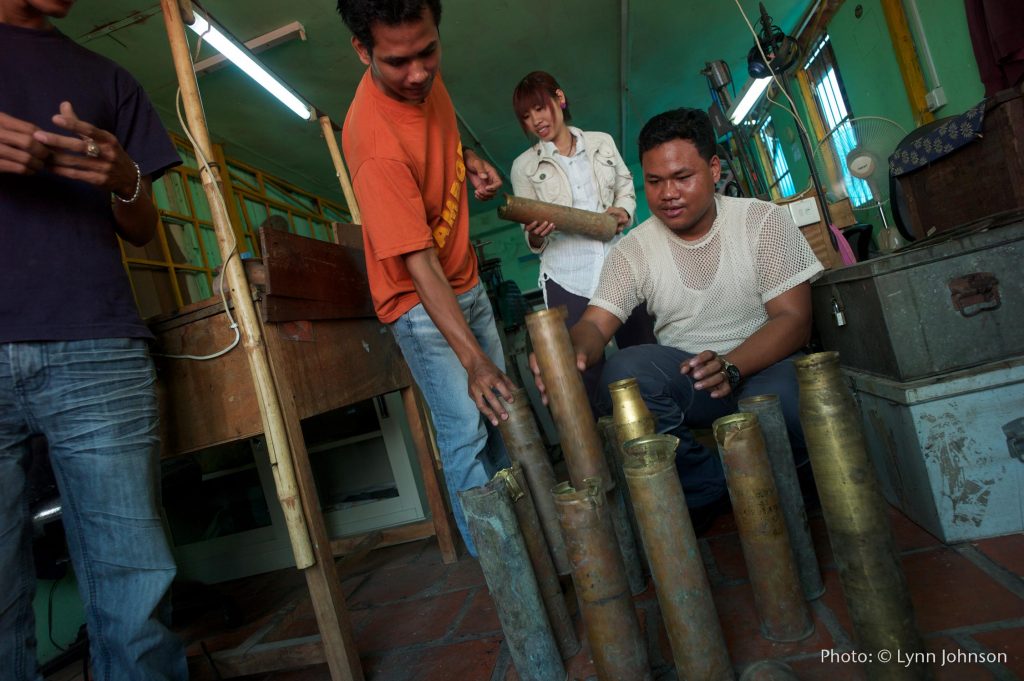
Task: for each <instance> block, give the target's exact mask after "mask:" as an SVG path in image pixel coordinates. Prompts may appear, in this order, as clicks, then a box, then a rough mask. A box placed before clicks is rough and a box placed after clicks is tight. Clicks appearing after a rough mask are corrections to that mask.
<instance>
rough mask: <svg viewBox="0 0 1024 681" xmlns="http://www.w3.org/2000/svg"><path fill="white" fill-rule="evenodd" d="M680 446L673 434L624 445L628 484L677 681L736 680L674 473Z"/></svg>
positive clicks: (651, 437)
mask: <svg viewBox="0 0 1024 681" xmlns="http://www.w3.org/2000/svg"><path fill="white" fill-rule="evenodd" d="M678 444H679V438H677V437H674V436H672V435H647V436H645V437H641V438H638V439H635V440H630V441H629V442H627V443H626V444H625V445H624V446H625V450H626V460H625V466H624V472H625V477H626V482H627V484H628V485H629V489H630V494H631V495H632V498H633V503H634V510H635V512H636V518H637V523H638V524H639V525H640V532H641V534H642V535H643V538H644V546H645V547H646V549H647V559H648V561H649V563H650V566H651V574H652V575H653V576H654V587H655V590H656V591H657V594H658V604H659V605H660V606H661V614H662V619H663V620H664V622H665V630H666V631H667V632H668V638H669V643H670V644H671V646H672V657H673V659H674V660H675V664H676V672H677V674H678V675H679V678H681V679H699V680H700V681H726V680H729V681H731V680H732V679H734V678H736V677H735V675H734V674H733V670H732V664H731V663H730V661H729V651H728V649H727V648H726V645H725V636H724V634H723V633H722V627H721V625H720V624H719V621H718V613H717V611H716V610H715V603H714V600H713V599H712V597H711V585H710V584H709V583H708V577H707V573H706V572H705V570H704V561H703V560H702V558H701V554H700V547H699V545H698V544H697V536H696V535H695V534H694V532H693V525H692V524H691V523H690V512H689V510H688V509H687V508H686V498H685V496H684V494H683V487H682V484H681V483H680V482H679V476H678V474H677V473H676V466H675V458H676V446H677V445H678Z"/></svg>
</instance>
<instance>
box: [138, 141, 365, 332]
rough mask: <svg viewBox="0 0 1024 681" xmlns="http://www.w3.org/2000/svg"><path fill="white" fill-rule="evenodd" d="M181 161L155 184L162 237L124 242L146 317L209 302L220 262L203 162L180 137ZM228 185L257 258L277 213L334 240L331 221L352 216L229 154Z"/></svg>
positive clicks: (240, 232) (308, 232)
mask: <svg viewBox="0 0 1024 681" xmlns="http://www.w3.org/2000/svg"><path fill="white" fill-rule="evenodd" d="M173 139H174V143H175V146H176V147H177V150H178V153H179V154H181V158H182V161H183V163H182V165H180V166H178V167H177V168H173V169H171V170H169V171H167V173H166V174H164V176H163V177H162V178H160V179H159V180H157V181H156V182H155V183H154V184H153V199H154V201H155V202H156V205H157V209H158V210H159V213H160V224H159V225H158V227H157V233H156V236H155V237H154V238H153V240H152V241H150V242H149V243H148V244H146V245H145V246H141V247H138V246H133V245H131V244H129V243H127V242H124V241H122V242H121V253H122V256H123V260H124V264H125V269H127V271H128V276H129V278H130V280H131V284H132V290H133V292H134V294H135V301H136V303H137V305H138V307H139V313H140V314H141V315H142V317H143V318H147V317H152V316H154V315H159V314H167V313H171V312H174V311H176V310H179V309H181V308H182V307H184V306H186V305H188V304H190V303H194V302H198V301H200V300H205V299H206V298H209V297H210V296H212V295H214V294H215V293H216V292H215V291H214V290H213V274H214V271H215V270H216V269H217V268H218V267H220V264H221V258H220V250H219V248H218V246H217V236H216V234H215V232H214V229H213V218H212V216H211V213H210V206H209V204H208V203H207V201H206V194H205V192H204V191H203V186H202V180H201V179H200V176H199V166H198V164H197V163H196V158H195V155H194V154H193V152H192V148H191V146H190V145H188V144H187V143H186V142H185V141H184V140H182V139H180V138H177V137H174V138H173ZM224 166H225V167H227V169H228V178H227V182H226V183H225V186H226V187H227V188H229V189H230V192H231V194H232V201H233V202H234V206H233V207H232V206H228V210H229V213H233V214H232V215H231V218H232V222H233V224H234V227H235V236H236V238H237V239H238V250H239V252H240V253H242V254H243V257H246V256H245V255H244V254H246V253H248V254H249V256H250V257H258V256H259V241H258V240H257V238H256V231H257V230H258V229H259V227H260V226H261V225H262V224H263V223H264V222H265V221H267V220H268V219H269V218H270V217H271V216H275V215H276V216H279V217H281V218H283V219H284V221H285V222H286V223H287V226H288V231H290V232H293V233H295V234H300V235H302V236H308V237H311V238H314V239H320V240H323V241H330V240H331V237H332V233H331V223H332V222H350V221H351V218H350V216H349V213H348V210H347V209H346V208H345V207H344V206H343V205H341V204H339V203H335V202H333V201H330V200H327V199H324V198H322V197H318V196H315V195H313V194H310V193H309V192H305V191H303V190H301V189H299V188H298V187H295V186H294V185H291V184H289V183H287V182H285V181H284V180H281V179H279V178H276V177H273V176H271V175H268V174H266V173H264V172H262V171H260V170H258V169H256V168H252V167H251V166H248V165H245V164H243V163H240V162H238V161H235V160H233V159H226V162H225V164H224Z"/></svg>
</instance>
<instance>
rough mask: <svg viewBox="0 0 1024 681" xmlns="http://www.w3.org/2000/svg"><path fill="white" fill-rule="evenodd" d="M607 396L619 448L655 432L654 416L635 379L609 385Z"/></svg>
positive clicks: (626, 379) (625, 379)
mask: <svg viewBox="0 0 1024 681" xmlns="http://www.w3.org/2000/svg"><path fill="white" fill-rule="evenodd" d="M608 394H609V395H610V396H611V399H612V419H613V420H614V422H615V430H616V433H617V434H618V437H619V445H620V446H621V445H622V443H624V442H628V441H629V440H635V439H636V438H638V437H643V436H644V435H654V434H655V433H656V432H657V431H656V425H655V421H654V416H652V415H651V410H650V409H648V408H647V404H646V403H645V402H644V398H643V397H642V396H641V394H640V385H639V384H638V383H637V381H636V379H635V378H624V379H622V380H621V381H615V382H614V383H609V384H608ZM620 463H621V462H620Z"/></svg>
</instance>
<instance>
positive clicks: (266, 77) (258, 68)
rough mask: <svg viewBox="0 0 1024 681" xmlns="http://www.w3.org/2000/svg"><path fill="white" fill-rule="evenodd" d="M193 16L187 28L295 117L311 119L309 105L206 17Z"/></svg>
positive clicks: (311, 110) (311, 109) (196, 14)
mask: <svg viewBox="0 0 1024 681" xmlns="http://www.w3.org/2000/svg"><path fill="white" fill-rule="evenodd" d="M194 14H195V17H196V20H195V23H193V24H190V25H189V28H191V29H192V30H193V31H194V32H195V33H196V34H197V35H199V36H201V37H202V39H203V40H204V41H205V42H208V43H210V44H211V45H213V46H214V47H215V48H217V50H218V51H219V52H220V53H221V54H223V55H224V56H225V57H227V58H228V59H230V60H231V62H232V63H234V64H235V65H236V66H237V67H238V68H240V69H242V70H243V71H245V73H246V74H247V75H248V76H249V77H250V78H252V79H253V80H255V81H256V82H257V83H259V84H260V85H262V86H263V87H264V89H266V91H267V92H269V93H270V94H272V95H274V97H276V98H277V99H278V100H280V102H281V103H282V104H284V105H285V106H286V107H288V108H289V109H291V110H292V111H293V112H295V114H296V115H297V116H299V117H300V118H302V119H304V120H307V121H308V120H311V119H312V118H313V108H312V107H311V106H310V105H309V104H307V103H306V102H304V101H302V100H301V99H299V98H298V97H297V96H296V95H295V93H294V92H292V91H291V90H290V89H289V88H288V86H286V85H285V84H284V83H282V82H281V81H279V80H278V79H277V78H276V77H275V76H273V75H271V74H270V72H269V71H267V70H266V69H265V68H263V66H262V65H261V64H260V63H259V62H257V61H256V60H255V59H253V58H252V57H251V56H250V55H249V54H248V53H247V52H246V51H245V50H243V49H242V48H241V47H240V46H239V45H238V44H237V43H236V42H235V41H234V40H232V39H231V38H229V37H227V35H226V34H225V33H223V32H221V30H220V29H218V28H217V26H215V25H213V23H212V22H210V21H209V20H207V19H206V17H203V16H202V15H200V14H199V12H195V11H194Z"/></svg>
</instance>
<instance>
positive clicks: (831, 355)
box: [794, 352, 932, 681]
mask: <svg viewBox="0 0 1024 681" xmlns="http://www.w3.org/2000/svg"><path fill="white" fill-rule="evenodd" d="M794 364H795V365H796V373H797V380H798V381H799V384H800V423H801V424H802V425H803V429H804V438H805V439H806V440H807V450H808V453H809V454H810V457H811V467H812V468H813V470H814V480H815V483H816V484H817V486H818V495H819V497H820V498H821V510H822V513H823V515H824V517H825V525H826V526H827V528H828V536H829V541H830V543H831V545H832V553H833V555H834V556H835V561H836V567H838V569H839V583H840V585H841V586H842V588H843V597H844V599H845V600H846V606H847V608H848V609H849V611H850V618H851V619H852V620H853V630H854V635H855V638H856V640H857V643H858V650H862V651H878V650H889V651H896V650H899V651H901V653H902V655H903V656H904V659H905V660H915V662H913V663H911V664H906V663H897V662H896V661H895V660H893V661H891V662H889V663H882V662H879V661H877V659H875V660H873V661H872V662H869V663H867V664H866V665H865V667H866V669H867V673H868V678H869V679H872V680H873V681H878V680H882V679H885V680H889V679H930V678H932V675H931V669H930V668H929V666H928V665H927V664H925V663H924V662H923V660H924V659H925V656H924V655H916V654H915V653H923V652H925V647H924V643H923V642H922V640H921V635H920V633H919V632H918V630H917V627H916V626H915V623H914V608H913V605H912V604H911V601H910V594H909V591H908V590H907V580H906V576H905V575H904V574H903V569H902V567H901V566H900V561H899V554H898V553H897V552H896V543H895V540H894V539H893V536H892V530H891V529H890V527H889V520H888V517H887V516H886V510H885V502H884V501H883V499H882V495H881V493H880V492H879V486H878V479H877V477H876V475H875V469H874V467H873V466H872V464H871V461H870V459H869V458H868V454H867V447H866V446H865V444H864V433H863V432H862V431H861V426H860V415H859V413H858V409H857V405H856V403H855V402H854V399H853V394H852V393H851V392H850V389H849V388H848V387H847V385H846V382H845V381H844V379H843V375H842V372H841V371H840V369H839V354H838V353H836V352H821V353H816V354H813V355H808V356H807V357H802V358H800V359H798V360H796V362H795V363H794ZM917 660H922V661H920V662H918V661H917Z"/></svg>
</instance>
